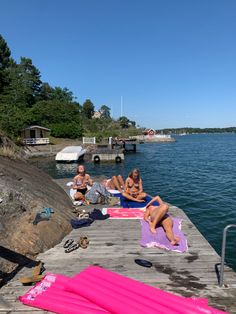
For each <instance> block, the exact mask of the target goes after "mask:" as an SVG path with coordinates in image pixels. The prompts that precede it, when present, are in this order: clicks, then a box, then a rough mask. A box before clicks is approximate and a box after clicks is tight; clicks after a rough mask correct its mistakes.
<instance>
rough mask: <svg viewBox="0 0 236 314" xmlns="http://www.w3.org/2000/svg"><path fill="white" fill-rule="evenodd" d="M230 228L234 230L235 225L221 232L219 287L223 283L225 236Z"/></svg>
mask: <svg viewBox="0 0 236 314" xmlns="http://www.w3.org/2000/svg"><path fill="white" fill-rule="evenodd" d="M230 228H236V225H233V224H232V225H228V226H226V227H225V228H224V231H223V239H222V246H221V263H220V280H219V286H220V287H222V286H223V283H224V264H225V247H226V236H227V231H228V230H229V229H230Z"/></svg>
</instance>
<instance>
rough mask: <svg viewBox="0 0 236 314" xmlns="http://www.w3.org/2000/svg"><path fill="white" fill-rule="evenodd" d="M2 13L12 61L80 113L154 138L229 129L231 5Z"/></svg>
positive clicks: (216, 0) (139, 3)
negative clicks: (29, 65)
mask: <svg viewBox="0 0 236 314" xmlns="http://www.w3.org/2000/svg"><path fill="white" fill-rule="evenodd" d="M0 4H1V9H0V33H1V34H2V36H3V37H4V38H5V40H6V41H7V43H8V46H9V47H10V49H11V52H12V57H13V58H14V59H15V60H17V61H19V60H20V57H21V56H23V57H28V58H31V59H32V61H33V64H34V65H35V66H36V67H37V68H38V69H39V70H40V72H41V78H42V80H43V81H44V82H48V83H49V84H50V85H52V86H60V87H62V88H64V87H67V88H68V89H70V90H71V91H72V92H73V93H74V95H75V96H76V97H77V101H79V102H80V103H81V104H82V103H83V102H84V101H85V99H87V98H89V99H91V100H92V102H93V103H94V105H95V108H97V109H98V108H100V107H101V106H102V105H107V106H108V107H110V108H111V112H112V115H113V117H114V118H118V117H119V116H120V115H121V113H123V115H125V116H127V117H128V118H130V119H131V120H135V121H136V122H137V123H138V124H139V125H140V126H144V127H153V128H156V129H162V128H168V127H187V126H189V127H227V126H236V1H235V0H146V1H145V0H83V1H81V0H67V1H65V0H63V1H62V0H40V1H35V0H20V1H19V0H1V1H0ZM121 97H122V99H123V110H122V108H121Z"/></svg>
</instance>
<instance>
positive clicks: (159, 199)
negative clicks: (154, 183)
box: [146, 195, 164, 207]
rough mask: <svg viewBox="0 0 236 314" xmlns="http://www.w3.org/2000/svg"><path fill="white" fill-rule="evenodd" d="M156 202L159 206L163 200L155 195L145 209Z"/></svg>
mask: <svg viewBox="0 0 236 314" xmlns="http://www.w3.org/2000/svg"><path fill="white" fill-rule="evenodd" d="M156 201H157V202H158V203H159V205H161V204H163V203H164V202H163V200H162V199H161V198H160V196H159V195H157V196H155V197H153V199H151V201H150V202H149V203H148V204H147V205H146V207H149V206H150V205H152V203H154V202H156Z"/></svg>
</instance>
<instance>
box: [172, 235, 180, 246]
mask: <svg viewBox="0 0 236 314" xmlns="http://www.w3.org/2000/svg"><path fill="white" fill-rule="evenodd" d="M179 241H180V237H178V236H175V237H174V240H172V241H170V244H171V245H177V244H178V243H179Z"/></svg>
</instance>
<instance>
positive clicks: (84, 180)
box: [73, 165, 93, 201]
mask: <svg viewBox="0 0 236 314" xmlns="http://www.w3.org/2000/svg"><path fill="white" fill-rule="evenodd" d="M92 185H93V181H92V179H91V178H90V175H89V174H87V173H86V169H85V166H83V165H79V166H78V167H77V175H76V176H75V177H74V180H73V189H75V190H77V192H76V193H75V195H74V199H75V200H76V201H80V200H84V199H85V194H86V192H87V191H88V186H92Z"/></svg>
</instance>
